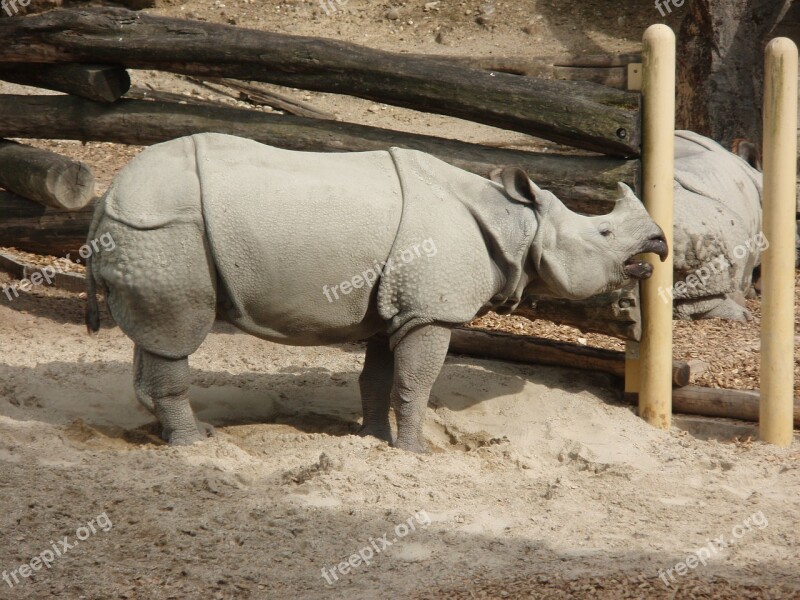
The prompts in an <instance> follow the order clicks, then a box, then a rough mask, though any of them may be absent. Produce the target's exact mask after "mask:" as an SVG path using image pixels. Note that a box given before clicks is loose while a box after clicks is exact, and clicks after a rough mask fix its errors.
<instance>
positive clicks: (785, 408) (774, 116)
mask: <svg viewBox="0 0 800 600" xmlns="http://www.w3.org/2000/svg"><path fill="white" fill-rule="evenodd" d="M765 66H766V70H765V73H764V161H763V164H764V197H763V200H762V206H763V214H764V216H763V227H764V231H763V233H764V237H765V238H766V240H767V243H768V244H769V247H768V248H767V249H766V250H765V251H764V253H763V254H762V258H761V298H762V302H761V404H760V406H759V435H760V437H761V439H762V440H764V441H765V442H769V443H772V444H777V445H779V446H789V445H790V444H791V443H792V404H793V395H794V389H793V388H794V261H795V169H796V159H797V46H795V45H794V42H792V41H791V40H790V39H788V38H775V39H774V40H772V41H771V42H770V43H769V44H768V45H767V51H766V58H765Z"/></svg>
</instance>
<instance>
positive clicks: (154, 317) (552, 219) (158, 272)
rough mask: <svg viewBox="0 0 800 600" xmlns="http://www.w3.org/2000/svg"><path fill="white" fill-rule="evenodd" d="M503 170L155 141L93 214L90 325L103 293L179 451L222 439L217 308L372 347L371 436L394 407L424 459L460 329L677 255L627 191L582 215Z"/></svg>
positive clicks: (290, 331) (409, 154)
mask: <svg viewBox="0 0 800 600" xmlns="http://www.w3.org/2000/svg"><path fill="white" fill-rule="evenodd" d="M493 177H494V179H495V181H489V180H487V179H484V178H482V177H478V176H476V175H473V174H470V173H467V172H465V171H462V170H460V169H457V168H455V167H453V166H450V165H448V164H446V163H444V162H441V161H439V160H438V159H436V158H433V157H432V156H429V155H426V154H423V153H421V152H416V151H411V150H400V149H396V148H395V149H392V150H391V151H389V152H364V153H346V154H317V153H305V152H290V151H285V150H278V149H276V148H272V147H269V146H265V145H262V144H258V143H256V142H253V141H250V140H246V139H240V138H235V137H231V136H224V135H218V134H203V135H196V136H191V137H186V138H181V139H177V140H173V141H170V142H167V143H164V144H159V145H157V146H153V147H151V148H149V149H148V150H146V151H144V152H143V153H142V154H141V155H139V156H138V157H137V158H136V159H135V160H134V161H133V162H131V164H129V165H128V166H127V167H126V168H125V169H123V170H122V171H121V172H120V174H119V175H118V177H117V178H116V180H115V181H114V183H113V184H112V186H111V188H110V189H109V191H108V193H107V194H106V196H105V197H104V199H103V200H102V201H101V202H100V203H99V205H98V207H97V211H96V213H95V219H94V222H93V224H92V229H91V232H90V239H94V238H97V237H99V236H102V235H106V234H108V235H110V236H111V237H112V238H113V240H114V249H113V250H108V251H106V250H104V249H101V250H100V251H99V252H98V253H96V254H95V255H94V256H92V258H91V261H92V262H91V264H90V265H89V269H90V272H89V277H88V279H89V282H90V290H89V292H90V293H89V308H88V310H87V324H88V326H89V328H90V330H97V328H98V326H99V323H98V313H97V300H96V296H95V290H96V287H97V288H99V289H100V290H102V291H103V292H104V293H105V295H106V300H107V303H108V307H109V310H110V312H111V314H112V315H113V317H114V319H115V320H116V322H117V323H118V324H119V326H120V327H121V328H122V330H123V331H124V332H125V333H126V334H127V335H128V336H129V337H131V338H132V339H133V341H134V342H135V357H134V363H135V368H134V371H135V374H134V386H135V389H136V395H137V397H138V399H139V400H140V401H141V402H142V403H143V404H144V405H145V406H146V407H148V408H150V409H151V410H152V411H153V412H154V413H155V414H156V416H157V417H158V419H159V421H160V422H161V425H162V428H163V433H162V435H163V437H164V439H165V440H167V441H168V442H169V443H171V444H191V443H193V442H197V441H200V440H202V439H204V438H205V437H206V434H207V432H208V431H209V428H208V427H207V426H205V425H203V424H201V423H198V422H196V420H195V417H194V415H193V413H192V409H191V407H190V405H189V398H188V394H187V392H188V389H189V363H188V356H189V355H190V354H192V353H193V352H194V351H195V350H196V349H197V347H198V346H199V345H200V343H201V342H202V341H203V339H204V338H205V336H206V335H207V334H208V332H209V331H210V329H211V326H212V324H213V322H214V319H215V317H216V316H220V317H222V318H224V319H226V320H228V321H230V322H231V323H233V324H234V325H236V326H237V327H239V328H241V329H243V330H244V331H247V332H249V333H252V334H254V335H257V336H259V337H262V338H264V339H267V340H271V341H274V342H280V343H285V344H295V345H318V344H330V343H337V342H345V341H356V340H362V339H367V340H368V342H367V351H366V359H365V364H364V371H363V373H362V374H361V377H360V379H359V383H360V388H361V396H362V403H363V414H364V423H363V427H362V429H361V433H363V434H365V435H374V436H377V437H379V438H381V439H384V440H387V441H392V436H391V431H390V426H389V408H390V406H393V407H394V411H395V415H396V418H397V436H396V439H395V440H394V443H395V445H396V446H397V447H400V448H404V449H406V450H411V451H417V452H421V451H424V449H425V447H424V445H423V439H422V425H423V415H424V413H425V407H426V405H427V402H428V396H429V393H430V390H431V386H432V385H433V383H434V380H435V379H436V377H437V375H438V373H439V370H440V368H441V366H442V364H443V362H444V359H445V355H446V354H447V349H448V343H449V339H450V329H451V328H452V327H453V326H455V325H458V324H461V323H463V322H465V321H468V320H469V319H471V318H472V317H474V316H475V315H476V314H478V313H481V312H483V311H486V310H489V309H500V310H506V311H509V310H512V309H513V308H514V307H515V306H516V305H517V304H519V302H520V301H521V300H522V299H524V298H525V297H526V295H528V294H533V293H535V294H537V295H552V296H557V297H569V298H583V297H588V296H591V295H593V294H596V293H598V292H603V291H606V290H609V289H612V288H615V287H618V286H620V285H621V284H622V283H623V281H624V280H625V279H626V278H628V277H637V278H645V277H647V276H649V274H650V273H651V271H652V267H651V266H650V265H649V264H648V263H642V262H636V261H635V260H633V259H632V257H633V256H635V255H637V254H639V253H642V252H648V251H652V252H656V253H658V254H659V255H660V256H661V257H662V259H663V258H665V257H666V253H667V248H666V242H665V240H664V236H663V233H662V232H661V230H660V229H659V228H658V227H657V226H656V225H655V223H653V221H652V220H651V219H650V218H649V217H648V215H647V213H646V212H645V210H644V209H643V208H642V206H641V204H640V203H639V202H638V200H637V199H636V197H635V196H634V195H633V194H632V192H631V191H630V190H629V189H628V188H627V187H625V186H621V187H620V190H621V198H620V200H619V203H618V205H617V206H616V208H615V209H614V211H613V212H612V213H610V214H608V215H605V216H598V217H584V216H579V215H577V214H575V213H573V212H571V211H569V210H568V209H567V208H566V207H564V205H563V204H562V203H561V202H560V201H559V200H558V199H557V198H556V197H555V196H554V195H553V194H551V193H549V192H546V191H543V190H540V189H539V188H538V187H536V186H535V185H534V184H533V183H532V182H531V181H530V180H529V179H528V177H527V175H526V174H525V173H524V172H523V171H521V170H519V169H515V168H507V169H503V170H499V171H497V172H496V173H494V174H493ZM415 245H416V246H415ZM433 246H435V252H433V251H432V248H433ZM415 247H416V250H414V248H415ZM420 249H422V250H420ZM404 251H406V253H405V254H404ZM409 252H410V254H409ZM404 257H405V258H404ZM387 258H392V260H393V262H392V263H391V265H392V267H391V268H385V269H384V270H383V272H380V267H379V266H376V263H379V264H380V263H381V262H382V261H385V260H386V259H387ZM401 263H402V264H401ZM370 267H375V268H376V269H377V274H376V275H375V277H372V276H370V275H369V269H370ZM357 276H360V279H356V277H357ZM345 281H349V282H350V283H351V285H350V286H349V288H347V287H342V286H341V282H345ZM337 285H338V292H337V297H336V298H334V297H333V294H331V293H328V294H327V295H326V293H325V292H324V290H325V289H327V290H328V292H330V290H331V289H332V286H337ZM345 289H349V292H345Z"/></svg>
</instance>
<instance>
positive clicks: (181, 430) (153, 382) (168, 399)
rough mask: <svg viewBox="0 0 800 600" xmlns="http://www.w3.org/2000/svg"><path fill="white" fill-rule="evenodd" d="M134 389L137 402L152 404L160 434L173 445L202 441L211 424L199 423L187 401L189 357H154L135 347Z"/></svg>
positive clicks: (146, 404) (154, 355) (186, 444)
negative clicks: (159, 426)
mask: <svg viewBox="0 0 800 600" xmlns="http://www.w3.org/2000/svg"><path fill="white" fill-rule="evenodd" d="M133 385H134V388H135V390H136V396H137V398H138V399H139V402H141V403H142V404H144V405H145V406H148V407H149V406H152V407H153V412H154V413H155V415H156V417H157V418H158V421H159V423H161V437H162V438H163V439H164V441H166V442H168V443H169V444H171V445H173V446H188V445H189V444H193V443H195V442H200V441H202V440H205V439H206V437H207V434H208V433H210V430H211V427H210V426H207V425H205V424H204V423H199V422H198V421H197V420H196V419H195V417H194V413H193V412H192V407H191V405H190V404H189V358H188V357H186V356H185V357H183V358H179V359H177V360H175V359H170V358H164V357H162V356H158V355H156V354H153V353H151V352H148V351H147V350H144V349H142V348H139V347H137V348H136V356H135V370H134V382H133Z"/></svg>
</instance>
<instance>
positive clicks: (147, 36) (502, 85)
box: [0, 8, 640, 156]
mask: <svg viewBox="0 0 800 600" xmlns="http://www.w3.org/2000/svg"><path fill="white" fill-rule="evenodd" d="M31 61H36V62H44V63H48V62H49V63H53V62H91V63H103V64H115V65H116V64H121V65H124V66H126V67H129V68H135V69H158V70H162V71H171V72H174V73H183V74H185V75H197V76H202V77H233V78H236V79H245V80H253V81H263V82H267V83H275V84H278V85H285V86H289V87H296V88H302V89H309V90H316V91H320V92H332V93H337V94H348V95H353V96H359V97H361V98H367V99H369V100H374V101H377V102H385V103H387V104H393V105H396V106H403V107H407V108H412V109H416V110H422V111H429V112H434V113H438V114H444V115H450V116H453V117H460V118H463V119H469V120H473V121H477V122H480V123H485V124H487V125H493V126H495V127H501V128H504V129H513V130H516V131H521V132H523V133H527V134H530V135H535V136H539V137H543V138H546V139H550V140H553V141H555V142H559V143H563V144H568V145H572V146H575V147H578V148H584V149H587V150H593V151H597V152H602V153H605V154H611V155H616V156H637V155H638V154H639V151H640V148H639V144H640V126H639V125H640V124H639V100H640V98H639V95H638V94H635V93H629V92H624V91H620V90H615V89H612V88H607V87H604V86H599V85H595V84H591V83H587V82H564V81H549V80H545V79H536V78H527V77H526V78H522V77H515V76H513V75H509V74H506V73H488V72H485V71H481V70H477V69H470V68H466V67H461V66H458V65H453V64H451V63H448V62H447V61H442V60H437V59H436V58H426V59H421V58H416V57H409V56H408V55H406V54H397V53H391V52H384V51H379V50H373V49H370V48H365V47H363V46H358V45H355V44H349V43H345V42H339V41H335V40H328V39H321V38H311V37H299V36H292V35H287V34H281V33H273V32H264V31H254V30H248V29H242V28H237V27H232V26H229V25H219V24H213V23H205V22H198V21H187V20H183V19H174V18H168V17H160V16H155V15H152V14H137V13H132V12H130V11H127V10H124V9H111V8H104V9H84V10H56V11H51V12H49V13H46V14H42V15H35V16H31V17H24V18H20V19H8V20H5V21H0V63H2V62H5V63H11V62H31Z"/></svg>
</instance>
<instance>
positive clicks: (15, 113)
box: [0, 96, 639, 214]
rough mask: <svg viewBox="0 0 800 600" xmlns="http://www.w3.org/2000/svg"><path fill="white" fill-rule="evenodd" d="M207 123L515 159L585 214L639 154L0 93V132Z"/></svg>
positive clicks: (285, 136)
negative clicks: (512, 145)
mask: <svg viewBox="0 0 800 600" xmlns="http://www.w3.org/2000/svg"><path fill="white" fill-rule="evenodd" d="M206 131H213V132H217V133H228V134H232V135H239V136H242V137H247V138H251V139H254V140H257V141H259V142H264V143H267V144H270V145H272V146H277V147H280V148H287V149H291V150H312V151H317V152H319V151H331V152H341V151H348V150H352V151H363V150H386V149H388V148H390V147H392V146H398V147H403V148H415V149H417V150H422V151H424V152H428V153H430V154H433V155H434V156H438V157H439V158H441V159H442V160H445V161H447V162H449V163H451V164H453V165H455V166H457V167H460V168H463V169H466V170H468V171H472V172H473V173H478V174H479V175H482V176H486V175H487V174H488V173H489V171H491V170H492V169H493V168H495V167H497V166H501V165H518V166H520V167H523V168H524V169H526V170H527V171H528V172H529V173H530V174H531V177H532V178H533V179H535V180H536V182H537V183H538V184H539V185H541V186H542V187H544V188H548V189H550V190H551V191H552V192H553V193H555V194H556V195H558V196H559V197H560V198H562V200H564V202H565V203H566V204H567V205H568V206H570V207H571V208H572V209H573V210H576V211H581V212H586V213H591V214H601V213H605V212H608V211H609V210H611V208H613V206H614V202H615V198H616V197H617V194H618V192H617V190H616V184H617V182H618V181H624V182H626V183H628V185H630V186H631V187H635V186H636V185H638V179H639V175H638V173H639V161H638V160H624V159H617V158H610V157H602V156H563V155H556V154H543V153H534V152H522V151H517V150H506V149H499V148H488V147H485V146H480V145H477V144H469V143H466V142H459V141H456V140H447V139H443V138H436V137H432V136H425V135H416V134H411V133H402V132H399V131H392V130H388V129H379V128H376V127H367V126H364V125H354V124H350V123H341V122H338V121H326V120H321V119H306V118H302V117H294V116H290V115H274V114H269V113H264V112H260V111H252V110H242V109H236V108H218V107H213V106H195V105H181V104H172V103H161V102H150V101H145V100H125V99H123V100H119V101H118V102H115V103H113V104H99V103H96V102H88V101H86V100H82V99H80V98H75V97H71V96H0V137H13V138H53V139H70V140H81V141H87V140H92V141H104V142H117V143H121V144H139V145H148V144H155V143H158V142H163V141H166V140H170V139H173V138H176V137H180V136H184V135H190V134H194V133H201V132H206Z"/></svg>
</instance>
